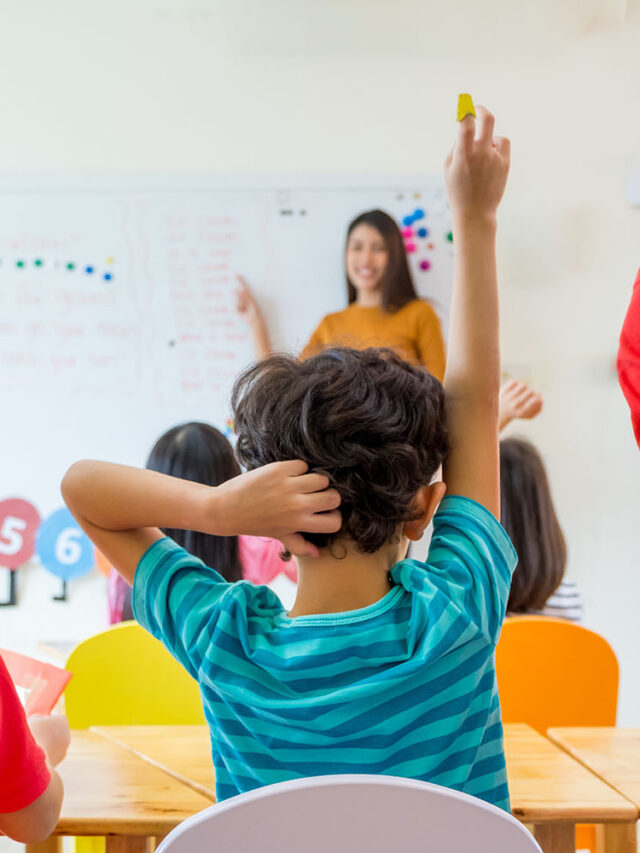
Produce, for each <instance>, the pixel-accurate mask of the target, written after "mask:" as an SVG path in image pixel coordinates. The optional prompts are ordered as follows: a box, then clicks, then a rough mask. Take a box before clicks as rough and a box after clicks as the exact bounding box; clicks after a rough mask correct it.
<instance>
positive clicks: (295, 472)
mask: <svg viewBox="0 0 640 853" xmlns="http://www.w3.org/2000/svg"><path fill="white" fill-rule="evenodd" d="M308 470H309V468H308V465H307V464H306V462H302V461H300V460H294V461H290V462H272V463H271V464H270V465H265V466H264V467H262V468H256V469H255V470H253V471H248V472H247V473H246V474H241V475H240V476H239V477H234V478H233V479H232V480H227V482H226V483H223V484H222V485H221V486H218V487H216V489H215V492H214V498H213V507H212V513H213V514H214V517H215V527H216V531H215V532H216V533H217V534H218V535H237V534H245V535H249V536H269V537H271V538H272V539H279V540H280V541H281V542H282V543H283V545H284V546H285V548H287V550H289V551H291V553H292V554H296V555H297V556H312V557H315V556H317V554H318V549H317V548H316V547H315V546H314V545H312V544H311V543H310V542H307V541H306V540H305V539H304V537H303V536H302V535H300V532H299V531H302V532H303V533H336V532H337V531H338V530H340V527H341V526H342V516H341V515H340V513H339V512H338V509H337V508H338V507H339V506H340V495H339V494H338V492H337V491H336V490H335V489H330V488H329V478H328V477H327V476H326V475H324V474H309V473H307V471H308Z"/></svg>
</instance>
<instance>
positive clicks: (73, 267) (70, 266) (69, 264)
mask: <svg viewBox="0 0 640 853" xmlns="http://www.w3.org/2000/svg"><path fill="white" fill-rule="evenodd" d="M75 268H76V265H75V264H74V263H72V262H71V261H69V263H68V264H67V269H68V270H74V269H75Z"/></svg>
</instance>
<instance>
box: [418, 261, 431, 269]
mask: <svg viewBox="0 0 640 853" xmlns="http://www.w3.org/2000/svg"><path fill="white" fill-rule="evenodd" d="M420 269H421V270H430V269H431V261H420Z"/></svg>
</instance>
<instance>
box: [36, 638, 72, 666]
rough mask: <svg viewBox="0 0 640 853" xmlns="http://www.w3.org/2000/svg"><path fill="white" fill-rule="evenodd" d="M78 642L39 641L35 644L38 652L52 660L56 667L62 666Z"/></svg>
mask: <svg viewBox="0 0 640 853" xmlns="http://www.w3.org/2000/svg"><path fill="white" fill-rule="evenodd" d="M79 642H80V641H79V640H41V641H40V642H39V643H37V644H36V648H37V649H38V651H40V652H42V653H43V654H45V655H48V656H49V657H50V658H54V659H55V661H56V662H57V663H58V665H62V666H64V664H65V663H66V662H67V658H68V657H69V655H70V654H71V652H72V651H73V650H74V649H75V647H76V646H77V645H78V643H79Z"/></svg>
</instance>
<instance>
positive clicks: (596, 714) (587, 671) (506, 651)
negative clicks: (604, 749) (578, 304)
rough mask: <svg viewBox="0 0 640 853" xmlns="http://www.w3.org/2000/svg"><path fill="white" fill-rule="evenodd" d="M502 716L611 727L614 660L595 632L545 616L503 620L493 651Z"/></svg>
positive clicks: (542, 727) (541, 725) (543, 724)
mask: <svg viewBox="0 0 640 853" xmlns="http://www.w3.org/2000/svg"><path fill="white" fill-rule="evenodd" d="M496 673H497V677H498V689H499V691H500V704H501V707H502V719H503V721H504V722H505V723H528V724H529V725H530V726H532V727H533V728H534V729H537V730H538V731H539V732H540V733H541V734H545V732H546V730H547V729H548V728H549V727H550V726H615V724H616V714H617V709H618V677H619V670H618V660H617V658H616V656H615V653H614V651H613V649H612V648H611V646H610V645H609V643H608V642H607V641H606V640H605V639H604V637H602V636H600V634H596V633H595V632H594V631H590V630H588V629H587V628H583V627H582V626H581V625H576V624H574V623H571V622H567V621H566V620H564V619H552V618H550V617H548V616H514V617H510V618H508V619H506V620H505V623H504V625H503V626H502V634H501V636H500V641H499V643H498V646H497V649H496Z"/></svg>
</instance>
